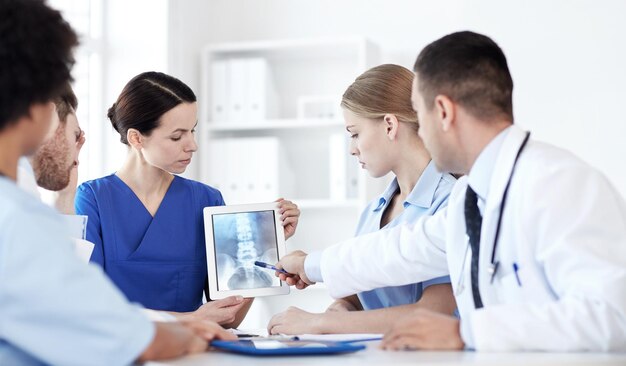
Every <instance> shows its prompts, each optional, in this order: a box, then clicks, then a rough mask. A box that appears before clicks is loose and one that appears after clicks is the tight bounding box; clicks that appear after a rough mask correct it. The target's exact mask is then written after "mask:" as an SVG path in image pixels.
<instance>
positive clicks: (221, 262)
mask: <svg viewBox="0 0 626 366" xmlns="http://www.w3.org/2000/svg"><path fill="white" fill-rule="evenodd" d="M211 218H212V225H213V240H214V243H215V244H214V245H215V261H216V272H217V273H216V276H217V289H218V291H230V290H241V289H255V288H267V287H280V280H279V279H278V277H276V276H275V275H274V272H273V271H271V270H268V269H265V268H260V267H257V266H255V265H254V262H255V261H261V262H265V263H276V262H278V241H277V237H276V222H275V221H274V220H275V218H274V210H262V211H251V212H236V213H223V214H213V215H211Z"/></svg>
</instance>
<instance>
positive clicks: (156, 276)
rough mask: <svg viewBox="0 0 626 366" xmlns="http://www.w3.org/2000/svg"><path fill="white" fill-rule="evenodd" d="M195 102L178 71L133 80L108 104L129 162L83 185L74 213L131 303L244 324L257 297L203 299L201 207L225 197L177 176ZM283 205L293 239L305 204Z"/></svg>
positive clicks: (189, 146) (189, 147)
mask: <svg viewBox="0 0 626 366" xmlns="http://www.w3.org/2000/svg"><path fill="white" fill-rule="evenodd" d="M197 108H198V107H197V103H196V96H195V95H194V93H193V91H192V90H191V89H190V88H189V87H188V86H187V85H185V84H184V83H183V82H181V81H180V80H178V79H176V78H174V77H171V76H169V75H166V74H163V73H157V72H146V73H142V74H140V75H138V76H136V77H134V78H133V79H132V80H130V82H129V83H128V84H127V85H126V86H125V87H124V89H123V90H122V93H121V95H120V96H119V98H118V100H117V102H115V103H114V104H113V106H112V107H111V108H110V109H109V111H108V118H109V119H110V120H111V123H112V125H113V127H114V128H115V130H116V131H117V132H118V133H119V134H120V140H121V142H122V143H123V144H125V145H127V146H128V155H127V158H126V161H125V162H124V164H123V166H122V167H121V168H120V169H119V170H118V171H117V172H116V173H115V174H111V175H109V176H106V177H103V178H100V179H96V180H92V181H89V182H85V183H83V184H82V185H81V186H80V187H79V188H78V192H77V195H76V201H75V206H76V212H77V213H78V214H82V215H87V216H88V217H89V220H88V224H87V240H89V241H91V242H93V243H95V248H94V251H93V254H92V256H91V261H92V262H94V263H98V264H99V265H101V266H102V268H103V269H104V271H105V272H106V273H107V275H108V276H109V277H110V278H111V280H113V282H115V284H116V285H117V286H118V287H119V288H120V289H121V290H122V292H124V294H125V295H126V296H127V297H128V299H129V300H130V301H134V302H138V303H140V304H142V305H143V306H144V307H146V308H149V309H154V310H164V311H170V312H175V313H177V315H179V316H181V317H185V316H191V317H202V318H205V319H210V320H213V321H217V322H219V323H220V324H222V325H224V326H237V325H238V324H239V323H240V322H241V320H242V319H243V317H244V316H245V314H246V312H247V311H248V309H249V307H250V305H251V300H244V299H242V298H241V297H231V298H227V299H224V300H218V301H211V302H208V303H207V304H205V305H202V292H203V290H205V288H206V284H207V264H206V251H205V245H204V243H205V240H204V223H203V215H202V210H203V208H204V207H207V206H219V205H224V200H223V198H222V195H221V193H220V192H219V191H218V190H216V189H214V188H212V187H209V186H207V185H205V184H202V183H200V182H196V181H193V180H189V179H186V178H183V177H180V176H178V175H175V174H180V173H183V172H184V171H185V169H186V168H187V166H188V165H189V163H190V162H191V158H192V156H193V154H194V152H195V151H196V149H197V145H196V141H195V136H194V131H195V127H196V124H197V114H198V113H197ZM279 205H280V207H281V212H283V217H282V218H283V225H284V228H285V237H286V238H288V237H290V236H291V235H293V233H294V232H295V228H296V225H297V222H298V216H299V214H300V211H299V210H298V208H297V206H296V205H294V204H293V203H291V202H290V201H286V200H281V201H280V202H279ZM207 298H208V296H207Z"/></svg>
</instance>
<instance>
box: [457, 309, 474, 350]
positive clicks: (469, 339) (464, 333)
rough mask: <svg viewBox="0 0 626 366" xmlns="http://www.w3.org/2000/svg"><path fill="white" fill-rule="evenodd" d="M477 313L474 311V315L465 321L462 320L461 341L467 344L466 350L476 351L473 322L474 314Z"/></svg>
mask: <svg viewBox="0 0 626 366" xmlns="http://www.w3.org/2000/svg"><path fill="white" fill-rule="evenodd" d="M476 313H477V312H476V311H474V312H472V314H471V315H470V316H469V317H467V318H465V319H461V325H460V328H461V339H463V343H465V349H470V350H473V349H476V345H475V344H474V336H473V333H472V332H473V329H474V328H473V327H472V325H473V321H474V314H476Z"/></svg>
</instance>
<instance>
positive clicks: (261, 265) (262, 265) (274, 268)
mask: <svg viewBox="0 0 626 366" xmlns="http://www.w3.org/2000/svg"><path fill="white" fill-rule="evenodd" d="M254 265H255V266H258V267H262V268H267V269H273V270H274V271H276V272H280V273H284V274H290V273H289V272H287V271H285V270H284V269H278V268H276V267H274V266H273V265H271V264H267V263H265V262H259V261H254Z"/></svg>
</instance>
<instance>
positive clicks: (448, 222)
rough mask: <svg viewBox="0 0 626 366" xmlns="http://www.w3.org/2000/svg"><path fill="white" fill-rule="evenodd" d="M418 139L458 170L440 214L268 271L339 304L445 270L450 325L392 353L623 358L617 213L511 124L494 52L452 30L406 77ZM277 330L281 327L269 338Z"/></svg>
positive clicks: (423, 331) (578, 166)
mask: <svg viewBox="0 0 626 366" xmlns="http://www.w3.org/2000/svg"><path fill="white" fill-rule="evenodd" d="M414 71H415V75H416V76H415V80H414V85H413V93H412V102H413V106H414V109H415V110H416V112H417V115H418V118H419V121H420V129H419V135H420V137H421V138H422V139H423V140H424V143H425V145H426V147H427V149H428V150H429V151H430V153H431V154H432V157H433V160H434V161H435V163H436V165H437V167H438V169H440V170H442V171H447V172H454V173H460V174H464V175H465V176H464V177H462V178H461V179H459V180H458V182H457V184H456V185H455V187H454V189H453V191H452V194H451V195H450V199H449V203H448V207H447V210H444V211H440V212H438V213H437V214H435V215H434V216H431V217H424V218H423V219H421V220H420V221H418V222H417V223H416V224H415V225H414V226H398V227H396V228H393V229H389V230H381V231H379V232H376V233H373V234H369V235H365V236H360V237H356V238H353V239H351V240H347V241H345V242H341V243H338V244H336V245H334V246H331V247H329V248H327V249H326V250H324V251H322V252H314V253H311V255H309V256H307V255H306V254H305V253H303V252H294V253H292V254H290V255H288V256H286V257H284V258H283V259H281V261H280V262H279V263H278V267H279V268H284V269H285V270H287V271H288V272H290V273H293V274H294V275H293V276H285V275H280V276H281V277H282V278H283V279H284V280H286V281H287V282H288V283H289V284H292V285H293V284H295V285H296V286H297V287H298V288H303V287H305V286H306V285H309V284H312V283H314V282H319V281H323V282H325V283H326V286H327V287H328V289H329V292H330V294H331V295H332V296H333V297H336V298H339V297H344V296H347V295H350V294H354V293H357V292H361V291H367V290H370V289H373V288H378V287H383V286H396V285H403V284H407V283H414V282H419V281H425V280H428V279H430V278H434V277H439V276H443V275H446V274H448V273H449V274H450V277H451V280H452V286H453V288H454V291H455V296H456V301H457V304H458V308H459V312H460V315H461V318H460V320H459V319H456V318H454V317H449V316H446V315H443V314H437V313H431V312H427V311H424V310H420V311H417V312H416V313H415V314H413V316H412V317H411V318H410V319H404V320H403V321H399V322H398V324H397V325H396V326H395V327H394V328H393V329H392V330H391V331H390V332H389V333H388V334H386V335H385V339H384V341H383V347H386V348H391V349H399V348H422V349H462V348H464V347H465V348H473V349H476V350H478V351H518V350H541V351H615V350H618V351H624V350H626V205H625V203H624V200H623V198H622V197H621V196H620V194H619V193H618V192H617V191H616V190H615V188H614V187H613V186H612V185H611V184H610V183H609V182H608V180H607V179H606V178H605V177H604V176H603V175H602V174H601V173H599V172H598V171H597V170H595V169H593V168H592V167H590V166H588V165H587V164H585V163H584V162H583V161H581V160H580V159H578V158H576V157H575V156H573V155H572V154H571V153H569V152H567V151H564V150H561V149H559V148H556V147H553V146H550V145H548V144H545V143H541V142H537V141H534V140H533V139H529V138H528V136H529V135H528V133H527V132H525V131H523V130H522V129H520V128H519V127H517V126H516V125H514V124H513V108H512V91H513V81H512V79H511V76H510V73H509V70H508V66H507V62H506V58H505V56H504V54H503V52H502V50H501V49H500V48H499V47H498V45H497V44H496V43H494V42H493V41H492V40H491V39H489V38H488V37H486V36H483V35H479V34H476V33H472V32H459V33H453V34H450V35H448V36H445V37H443V38H441V39H439V40H437V41H435V42H433V43H431V44H430V45H428V46H427V47H426V48H425V49H424V50H423V51H422V52H421V53H420V55H419V56H418V58H417V61H416V63H415V67H414ZM270 331H271V332H272V333H280V332H281V328H280V324H278V325H275V326H273V327H272V329H270Z"/></svg>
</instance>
